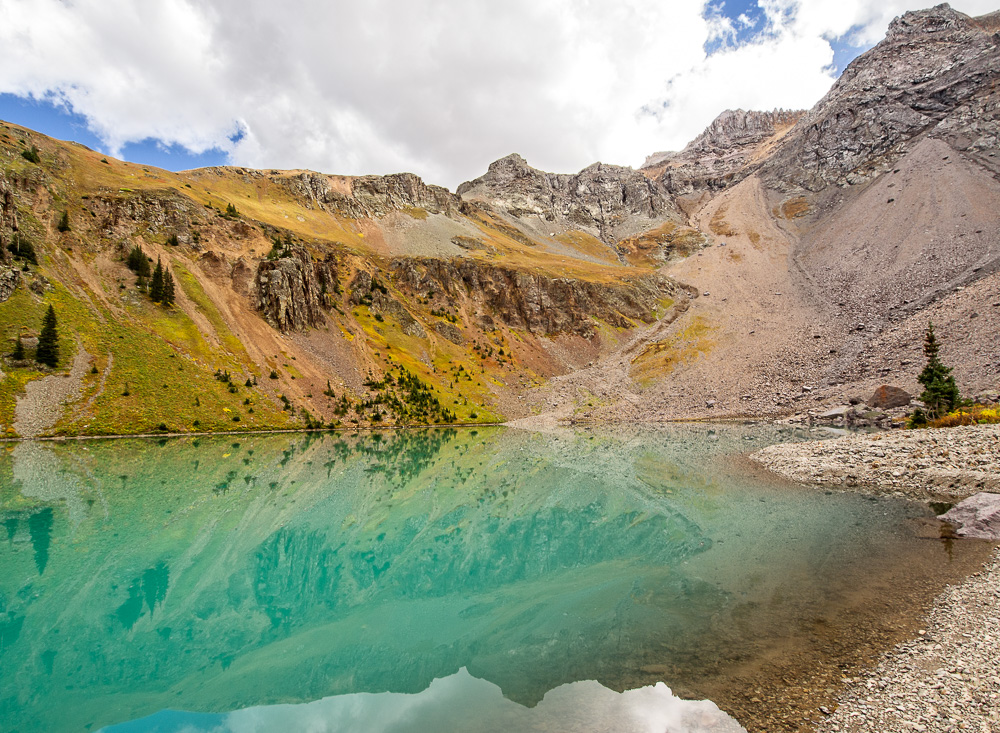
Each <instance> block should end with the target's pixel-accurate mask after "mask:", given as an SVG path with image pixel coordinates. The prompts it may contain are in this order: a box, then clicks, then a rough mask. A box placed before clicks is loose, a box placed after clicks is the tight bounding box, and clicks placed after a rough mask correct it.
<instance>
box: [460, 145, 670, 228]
mask: <svg viewBox="0 0 1000 733" xmlns="http://www.w3.org/2000/svg"><path fill="white" fill-rule="evenodd" d="M458 195H459V196H460V197H462V199H463V200H464V201H476V202H481V203H485V204H487V205H488V206H489V207H491V208H493V209H495V210H496V211H499V212H501V213H503V214H506V215H507V216H510V217H512V218H514V219H517V220H524V221H526V222H527V223H528V224H529V225H533V226H538V227H540V228H541V229H543V230H544V229H545V228H546V227H547V226H548V227H549V228H551V225H553V224H557V225H559V226H560V227H562V228H566V229H579V230H582V231H587V232H590V233H592V234H594V236H596V237H598V238H599V239H601V240H602V241H604V242H606V243H607V244H611V245H613V244H615V243H617V242H618V241H620V240H622V239H624V238H625V237H628V236H632V235H635V234H637V233H639V232H641V231H644V230H646V229H649V228H650V227H651V226H652V225H653V224H654V223H656V222H661V221H666V220H667V219H670V218H676V217H678V214H677V209H676V207H675V205H674V202H673V199H672V198H671V196H670V194H669V192H668V191H667V190H666V189H665V188H664V187H663V185H662V184H660V183H659V182H657V181H653V180H650V179H649V178H647V177H646V176H644V175H643V174H641V173H639V172H638V171H635V170H633V169H631V168H626V167H622V166H617V165H605V164H603V163H595V164H594V165H592V166H589V167H588V168H584V169H583V170H582V171H580V172H579V173H576V174H572V175H570V174H557V173H545V172H544V171H540V170H537V169H535V168H532V167H531V166H529V165H528V163H527V161H525V159H524V158H522V157H521V156H520V155H517V154H513V155H508V156H507V157H506V158H501V159H500V160H497V161H495V162H493V163H491V164H490V167H489V170H488V171H487V172H486V175H484V176H481V177H479V178H477V179H475V180H474V181H468V182H466V183H463V184H462V185H461V186H459V187H458Z"/></svg>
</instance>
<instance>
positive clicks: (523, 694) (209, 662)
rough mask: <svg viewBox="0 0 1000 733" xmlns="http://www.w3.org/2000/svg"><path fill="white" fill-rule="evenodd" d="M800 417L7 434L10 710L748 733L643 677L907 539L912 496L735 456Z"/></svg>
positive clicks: (117, 725) (340, 723) (692, 672)
mask: <svg viewBox="0 0 1000 733" xmlns="http://www.w3.org/2000/svg"><path fill="white" fill-rule="evenodd" d="M794 437H796V436H795V435H794V434H793V433H791V432H789V431H787V430H785V431H782V430H779V429H776V428H761V427H737V426H729V427H714V428H713V427H708V426H702V425H698V426H684V427H677V428H665V429H662V430H646V431H612V432H587V431H580V432H569V431H567V432H561V433H555V434H536V433H529V432H523V431H515V430H507V429H502V428H489V429H480V430H473V431H456V430H425V431H399V432H387V433H383V434H364V435H339V436H337V435H330V434H327V435H320V434H312V435H302V434H300V435H269V436H264V435H259V436H241V437H238V438H234V437H216V438H197V439H191V438H187V439H174V440H167V439H164V440H159V441H156V440H107V441H86V442H79V443H77V442H71V443H65V444H54V443H21V444H17V445H16V446H13V445H12V446H10V447H9V448H8V449H7V451H6V453H5V455H4V457H3V458H2V459H0V523H2V525H3V531H0V720H2V721H3V725H2V726H0V727H2V729H3V730H4V731H9V732H10V733H28V732H33V731H93V730H97V729H99V728H101V727H102V726H114V727H113V728H111V729H110V730H113V731H116V732H119V733H120V732H123V731H153V730H156V731H179V730H205V731H209V730H234V731H235V730H241V731H249V730H254V731H279V730H296V729H306V728H309V729H310V730H313V729H315V730H330V731H336V730H351V729H352V728H353V729H355V730H357V729H365V730H372V731H376V730H384V731H389V730H439V731H443V730H487V729H490V730H492V729H494V728H491V727H490V725H496V726H500V723H499V722H498V721H506V722H505V723H504V724H505V725H506V726H507V729H512V728H516V729H523V730H531V729H539V730H542V729H544V730H584V729H593V730H611V729H617V730H626V729H627V730H647V729H649V730H653V729H658V730H663V729H664V727H665V725H666V723H665V722H664V721H668V720H669V721H672V722H671V723H670V725H671V726H673V727H672V728H671V729H672V730H674V729H676V730H688V731H695V730H702V729H704V730H739V728H738V727H729V728H727V727H726V726H733V725H734V724H732V723H731V721H728V719H727V718H725V716H723V715H722V714H720V713H718V712H717V710H715V708H714V706H707V707H705V706H702V707H698V706H694V707H690V706H689V707H685V706H684V705H682V704H680V703H678V702H677V701H676V700H675V699H674V698H673V697H672V696H671V695H670V693H669V691H668V690H667V688H666V687H664V686H663V684H660V685H659V686H655V684H656V683H657V682H658V681H662V682H664V683H666V685H668V686H670V687H672V688H674V689H675V690H676V689H682V690H685V691H690V690H695V691H697V689H698V688H697V680H699V679H704V678H705V677H706V675H708V676H710V675H713V674H715V673H716V671H718V670H723V669H725V668H727V667H728V666H732V665H737V664H744V663H746V661H747V660H750V659H754V658H755V657H759V656H761V655H763V654H766V653H767V651H768V649H769V648H770V647H771V646H772V645H773V644H774V643H775V640H780V639H781V638H783V637H784V636H786V635H787V633H788V632H789V630H794V629H796V628H800V627H801V626H802V624H803V623H805V622H806V621H807V620H808V619H812V618H814V617H815V616H816V614H817V613H818V612H819V611H818V609H824V608H827V607H829V605H830V604H831V603H834V602H835V601H836V599H837V597H838V596H840V595H842V594H844V593H847V592H849V590H850V588H851V587H853V586H854V585H856V584H857V582H858V579H859V577H863V574H864V572H865V567H866V563H867V562H868V561H869V560H871V559H872V558H879V559H880V561H881V562H884V561H885V560H886V558H890V559H891V558H893V557H897V556H898V557H905V555H906V552H907V551H908V548H910V547H911V546H912V545H913V543H915V542H918V540H915V539H914V538H913V532H912V530H911V528H910V527H909V526H908V524H907V522H908V520H910V519H912V518H913V517H914V516H917V515H920V514H923V513H926V510H925V509H923V508H921V507H918V506H915V505H913V504H909V503H905V502H901V501H896V500H889V499H881V500H871V499H868V498H866V497H862V496H858V495H855V494H839V493H833V494H827V493H824V492H822V491H816V490H803V489H800V488H796V487H790V486H788V485H784V484H781V485H779V484H775V483H769V482H768V481H766V480H764V479H761V478H759V477H751V476H749V475H748V474H747V472H746V471H745V467H744V466H743V465H742V464H740V463H738V462H733V461H731V460H729V459H728V456H731V455H733V454H736V453H739V452H742V451H747V450H751V449H754V448H757V447H760V446H762V445H765V444H767V443H771V442H777V441H781V440H788V439H790V438H794ZM586 681H594V682H586ZM644 686H646V687H645V689H638V688H643V687H644ZM630 689H631V690H633V691H632V692H631V693H626V694H625V695H619V694H618V692H621V691H624V690H630ZM366 711H367V712H366ZM569 711H576V713H575V714H573V715H571V714H570V712H569ZM352 715H358V716H362V717H361V718H352V717H351V716H352ZM365 715H368V716H369V717H367V718H366V717H363V716H365ZM372 716H374V717H372ZM574 716H575V717H574ZM657 716H659V717H657ZM584 720H585V721H587V725H584V723H583V722H582V721H584ZM609 720H615V721H617V727H616V725H612V724H611V723H609V722H608V721H609ZM129 721H131V722H129ZM362 721H363V722H362ZM488 721H492V722H490V723H488ZM574 721H575V722H574ZM626 721H637V722H635V723H634V726H633V723H632V722H628V723H627V724H626ZM310 725H312V726H315V727H312V728H310V727H309V726H310ZM588 726H589V727H588ZM713 726H715V727H713ZM719 726H721V727H719ZM501 727H502V726H500V727H496V728H495V729H498V730H499V729H501Z"/></svg>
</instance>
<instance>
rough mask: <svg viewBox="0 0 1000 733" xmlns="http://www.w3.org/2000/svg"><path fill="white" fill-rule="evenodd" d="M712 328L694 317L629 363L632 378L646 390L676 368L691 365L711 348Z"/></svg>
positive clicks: (699, 318)
mask: <svg viewBox="0 0 1000 733" xmlns="http://www.w3.org/2000/svg"><path fill="white" fill-rule="evenodd" d="M714 331H715V327H713V326H712V325H711V324H710V323H709V322H708V321H707V320H706V319H705V318H704V317H703V316H694V317H693V318H691V319H690V321H689V322H688V323H687V325H686V326H685V327H684V328H683V329H681V330H680V331H678V332H677V333H675V334H674V335H672V336H670V337H669V338H667V339H664V340H663V341H658V342H656V343H653V344H650V345H649V346H647V347H646V348H645V349H644V350H643V351H642V353H641V354H639V356H637V357H636V358H635V359H634V360H633V361H632V368H631V373H632V377H633V378H634V379H635V380H636V381H637V382H638V383H639V384H640V385H642V386H649V385H650V384H652V383H653V382H656V381H658V380H660V379H662V378H663V377H665V376H667V375H668V374H670V372H672V371H673V370H674V369H675V368H676V367H677V366H679V365H683V364H690V363H691V362H693V361H694V360H695V359H697V358H698V357H699V356H700V355H702V354H706V353H708V352H709V351H710V350H711V349H712V348H713V347H714V346H715V342H714V341H713V340H712V338H711V336H712V333H713V332H714Z"/></svg>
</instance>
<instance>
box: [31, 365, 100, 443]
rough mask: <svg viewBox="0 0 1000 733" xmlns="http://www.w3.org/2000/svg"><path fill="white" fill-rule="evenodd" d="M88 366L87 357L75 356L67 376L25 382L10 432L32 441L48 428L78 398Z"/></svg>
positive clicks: (61, 375) (57, 375) (54, 375)
mask: <svg viewBox="0 0 1000 733" xmlns="http://www.w3.org/2000/svg"><path fill="white" fill-rule="evenodd" d="M89 366H90V354H88V353H87V352H86V351H84V350H83V349H79V350H78V351H77V352H76V358H75V359H74V360H73V366H72V368H71V369H70V371H69V374H53V375H52V376H49V377H44V378H42V379H38V380H35V381H34V382H28V384H27V385H26V386H25V388H24V395H22V396H20V397H18V398H17V407H16V408H15V416H14V430H15V431H16V432H17V434H18V435H19V436H21V437H22V438H35V437H38V436H39V435H42V434H43V433H44V432H45V431H46V430H48V429H49V428H51V427H52V426H53V425H55V424H56V422H57V421H58V420H59V418H60V417H62V416H63V413H65V412H66V406H67V405H68V404H70V403H72V402H74V401H76V400H78V399H79V398H80V394H81V387H82V384H83V375H84V374H85V373H86V372H87V367H89Z"/></svg>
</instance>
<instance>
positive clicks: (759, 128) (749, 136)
mask: <svg viewBox="0 0 1000 733" xmlns="http://www.w3.org/2000/svg"><path fill="white" fill-rule="evenodd" d="M803 114H805V112H803V111H801V110H797V111H793V110H784V109H776V110H772V111H770V112H759V111H757V110H749V111H745V110H742V109H727V110H726V111H725V112H723V113H722V114H720V115H719V116H718V117H716V118H715V119H714V120H712V122H711V124H709V126H708V127H706V128H705V131H704V132H702V133H701V134H700V135H699V136H698V137H696V138H695V139H694V140H692V141H691V142H690V143H688V144H687V146H686V147H685V148H684V150H682V151H681V152H679V153H677V152H662V153H653V154H652V155H650V156H649V157H647V158H646V161H645V162H644V163H643V164H642V170H647V171H648V170H654V169H656V168H662V166H664V165H665V164H670V163H671V162H676V163H677V164H684V163H694V162H696V160H697V158H698V157H700V156H701V155H704V154H706V153H725V152H728V151H731V150H733V149H735V148H744V147H748V146H757V145H760V144H761V143H762V142H764V141H765V140H767V139H768V138H770V137H772V136H773V135H774V134H775V132H776V131H778V130H782V129H787V128H788V127H790V126H791V125H794V124H795V123H796V122H797V121H798V120H799V118H800V117H802V115H803ZM661 172H662V171H661Z"/></svg>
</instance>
